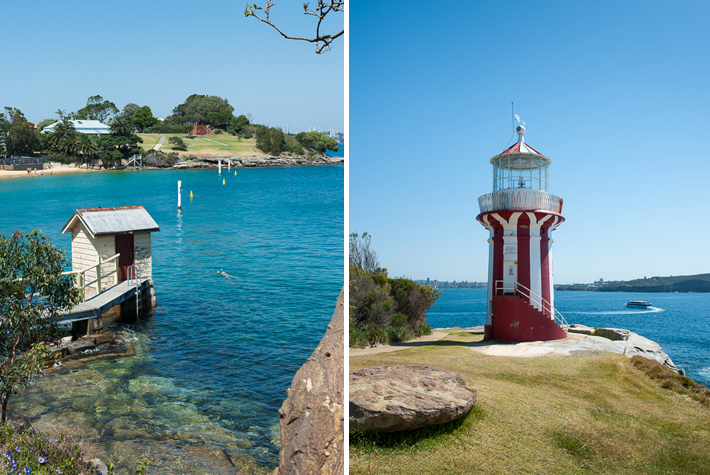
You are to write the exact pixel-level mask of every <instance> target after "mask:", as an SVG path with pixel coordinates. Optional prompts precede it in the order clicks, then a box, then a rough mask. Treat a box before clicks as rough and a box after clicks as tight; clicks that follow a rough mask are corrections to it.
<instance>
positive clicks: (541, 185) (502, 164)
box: [493, 155, 549, 191]
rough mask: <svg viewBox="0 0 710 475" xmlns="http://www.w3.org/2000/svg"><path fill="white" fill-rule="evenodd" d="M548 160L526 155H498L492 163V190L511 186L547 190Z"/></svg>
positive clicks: (505, 188) (511, 187)
mask: <svg viewBox="0 0 710 475" xmlns="http://www.w3.org/2000/svg"><path fill="white" fill-rule="evenodd" d="M548 166H549V165H548V162H547V160H545V159H544V158H541V157H536V156H526V155H513V156H510V155H508V156H503V157H500V158H499V159H498V160H496V161H495V162H494V163H493V191H500V190H507V189H513V188H521V189H532V190H542V191H547V189H548Z"/></svg>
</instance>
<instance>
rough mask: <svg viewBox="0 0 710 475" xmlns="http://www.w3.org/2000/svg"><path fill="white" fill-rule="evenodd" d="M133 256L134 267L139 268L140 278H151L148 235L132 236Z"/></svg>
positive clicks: (151, 259)
mask: <svg viewBox="0 0 710 475" xmlns="http://www.w3.org/2000/svg"><path fill="white" fill-rule="evenodd" d="M133 256H134V257H133V258H134V260H135V263H136V267H140V270H141V277H152V276H153V257H152V256H151V253H150V233H136V234H134V235H133Z"/></svg>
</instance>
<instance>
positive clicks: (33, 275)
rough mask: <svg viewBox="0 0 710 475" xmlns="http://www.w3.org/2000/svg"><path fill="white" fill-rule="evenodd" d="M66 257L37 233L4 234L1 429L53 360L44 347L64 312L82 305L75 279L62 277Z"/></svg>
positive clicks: (0, 252)
mask: <svg viewBox="0 0 710 475" xmlns="http://www.w3.org/2000/svg"><path fill="white" fill-rule="evenodd" d="M65 254H66V251H64V250H62V249H59V248H57V247H55V246H53V245H52V244H51V243H50V242H49V238H48V237H47V236H44V235H43V234H42V232H41V231H38V230H36V229H35V230H33V231H31V232H26V233H21V232H20V231H15V232H14V233H12V235H10V236H4V235H2V234H0V315H2V318H0V357H1V358H2V363H1V364H0V399H1V400H2V415H1V418H0V424H4V423H5V416H6V412H7V404H8V401H9V399H10V396H12V395H13V394H17V392H18V391H19V390H20V389H21V388H23V387H24V386H25V385H26V384H27V383H28V382H29V381H30V379H31V378H32V376H33V375H34V374H37V373H39V372H41V370H42V367H43V365H44V360H45V359H46V358H48V357H50V356H51V353H50V352H49V350H48V349H47V347H46V346H45V344H44V342H45V341H47V340H50V339H51V338H53V337H54V336H55V335H56V330H57V321H58V319H59V316H60V314H61V311H62V310H64V309H68V308H71V307H72V306H73V305H74V304H75V303H77V302H78V301H79V297H80V293H79V290H78V289H76V288H74V279H73V276H71V275H65V276H62V275H61V273H62V272H63V271H64V267H65V266H66V265H68V262H67V260H66V258H65Z"/></svg>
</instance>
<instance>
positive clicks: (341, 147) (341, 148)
mask: <svg viewBox="0 0 710 475" xmlns="http://www.w3.org/2000/svg"><path fill="white" fill-rule="evenodd" d="M325 154H326V155H328V156H329V157H344V156H345V144H344V143H343V142H338V151H337V152H333V151H331V150H326V151H325Z"/></svg>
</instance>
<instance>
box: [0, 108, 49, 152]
mask: <svg viewBox="0 0 710 475" xmlns="http://www.w3.org/2000/svg"><path fill="white" fill-rule="evenodd" d="M6 115H7V117H6ZM40 148H41V142H40V138H39V132H38V131H37V129H35V126H34V124H33V123H31V122H29V121H28V120H27V119H25V116H24V115H23V114H22V112H21V111H20V110H19V109H16V108H14V107H5V112H4V113H0V153H2V154H7V155H31V154H32V153H34V152H35V151H38V150H40Z"/></svg>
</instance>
